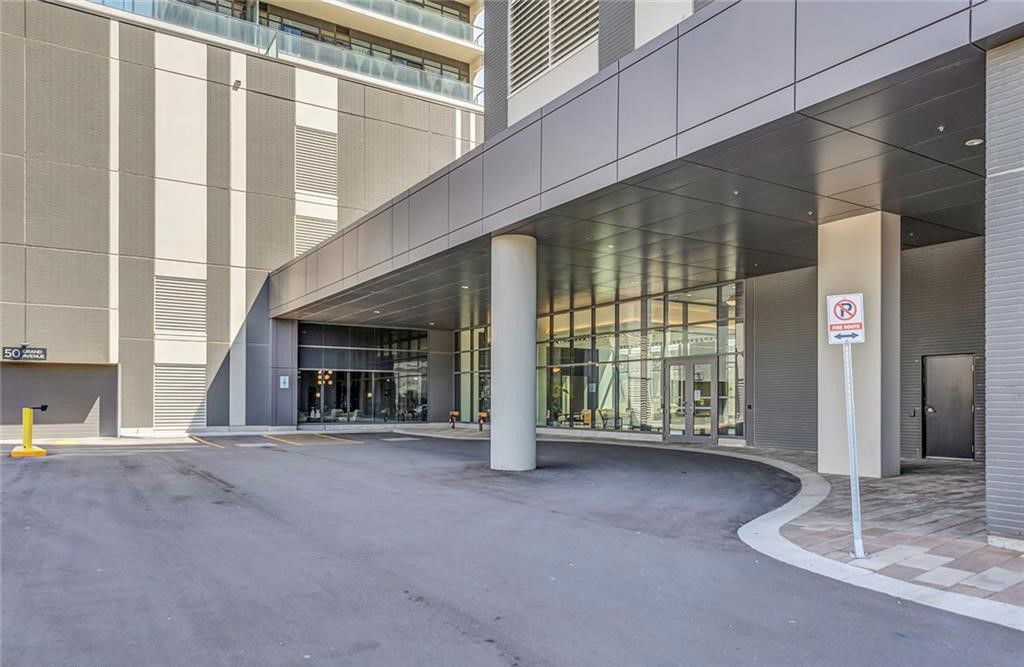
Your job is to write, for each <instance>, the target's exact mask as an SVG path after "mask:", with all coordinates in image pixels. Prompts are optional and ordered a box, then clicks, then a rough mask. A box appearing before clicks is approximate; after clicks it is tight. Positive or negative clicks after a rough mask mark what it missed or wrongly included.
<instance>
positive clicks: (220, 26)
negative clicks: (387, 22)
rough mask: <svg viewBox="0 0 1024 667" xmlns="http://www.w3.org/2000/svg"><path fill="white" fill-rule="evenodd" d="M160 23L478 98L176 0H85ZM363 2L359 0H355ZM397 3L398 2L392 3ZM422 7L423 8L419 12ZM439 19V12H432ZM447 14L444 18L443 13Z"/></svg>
mask: <svg viewBox="0 0 1024 667" xmlns="http://www.w3.org/2000/svg"><path fill="white" fill-rule="evenodd" d="M89 1H90V2H94V3H96V4H98V5H103V6H105V7H112V8H114V9H120V10H122V11H126V12H130V13H132V14H135V15H137V16H142V17H145V18H149V19H154V20H156V21H161V22H164V23H170V24H172V25H176V26H179V27H181V28H188V29H190V30H196V31H198V32H202V33H206V34H208V35H213V36H215V37H220V38H222V39H228V40H231V41H234V42H240V43H242V44H246V45H248V46H251V47H255V48H257V49H259V50H260V52H261V53H263V54H264V55H266V56H270V57H273V58H277V57H279V56H281V55H285V56H290V57H292V58H300V59H302V60H308V61H310V62H314V63H317V64H320V65H326V66H328V67H333V68H336V69H339V70H342V71H345V72H351V73H354V74H360V75H363V76H367V77H371V78H374V79H377V80H379V81H384V82H387V83H393V84H396V85H400V86H406V87H408V88H413V89H416V90H420V91H423V92H426V93H433V94H435V95H441V96H443V97H448V98H451V99H456V100H460V101H463V102H472V103H474V104H478V103H479V102H478V100H479V99H480V97H481V96H482V92H483V91H482V90H480V89H479V88H478V87H477V86H474V85H472V84H470V83H466V82H465V81H460V80H458V79H449V78H447V77H443V76H440V75H438V74H434V73H432V72H426V71H424V70H421V69H417V68H415V67H409V66H408V65H403V64H400V63H396V62H392V61H391V60H386V59H384V58H378V57H375V56H371V55H366V54H362V53H356V52H355V51H352V50H350V49H346V48H342V47H340V46H335V45H334V44H328V43H327V42H319V41H316V40H313V39H309V38H306V37H300V36H298V35H291V34H288V33H286V32H283V31H280V30H274V29H272V28H268V27H266V26H261V25H259V24H257V23H253V22H250V21H244V20H242V19H236V18H234V17H231V16H227V15H226V14H218V13H216V12H211V11H208V10H206V9H200V8H199V7H194V6H192V5H186V4H184V3H181V2H178V1H177V0H89ZM356 1H358V2H363V1H365V0H356ZM395 4H399V3H395ZM423 13H427V12H423ZM437 18H439V19H441V18H442V17H437ZM446 20H450V19H446Z"/></svg>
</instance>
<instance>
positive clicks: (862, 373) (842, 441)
mask: <svg viewBox="0 0 1024 667" xmlns="http://www.w3.org/2000/svg"><path fill="white" fill-rule="evenodd" d="M856 292H860V293H862V294H863V295H864V320H865V342H863V343H860V344H858V345H854V346H853V375H854V396H855V399H856V411H857V451H858V465H859V469H860V474H861V476H862V477H888V476H891V475H898V474H899V473H900V428H899V411H900V219H899V216H895V215H891V214H889V213H868V214H866V215H860V216H856V217H853V218H847V219H846V220H840V221H837V222H831V223H828V224H824V225H821V226H820V227H819V228H818V471H819V472H823V473H833V474H849V462H848V453H847V444H846V412H845V403H844V401H845V399H844V393H843V350H842V346H840V345H829V344H828V341H827V340H826V338H825V331H826V326H827V318H826V314H825V297H826V296H828V295H829V294H842V293H856Z"/></svg>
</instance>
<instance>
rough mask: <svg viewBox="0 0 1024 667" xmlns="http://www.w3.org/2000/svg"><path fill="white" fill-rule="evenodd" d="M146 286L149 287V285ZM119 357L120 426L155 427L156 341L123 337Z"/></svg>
mask: <svg viewBox="0 0 1024 667" xmlns="http://www.w3.org/2000/svg"><path fill="white" fill-rule="evenodd" d="M145 285H146V286H147V287H148V286H149V283H148V282H147V283H145ZM147 291H148V290H147ZM123 321H124V316H123V311H122V322H123ZM122 331H124V329H123V325H122ZM118 356H119V358H120V361H121V425H122V426H124V427H125V428H152V426H153V341H152V340H138V339H135V338H122V339H121V340H120V342H119V346H118Z"/></svg>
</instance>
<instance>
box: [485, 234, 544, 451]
mask: <svg viewBox="0 0 1024 667" xmlns="http://www.w3.org/2000/svg"><path fill="white" fill-rule="evenodd" d="M536 339H537V240H536V239H535V238H533V237H532V236H522V235H516V234H510V235H507V236H496V237H494V238H493V239H492V240H491V469H493V470H533V469H534V468H536V467H537V440H536V426H535V424H534V419H535V417H534V407H535V404H536V393H537V387H536V366H537V340H536Z"/></svg>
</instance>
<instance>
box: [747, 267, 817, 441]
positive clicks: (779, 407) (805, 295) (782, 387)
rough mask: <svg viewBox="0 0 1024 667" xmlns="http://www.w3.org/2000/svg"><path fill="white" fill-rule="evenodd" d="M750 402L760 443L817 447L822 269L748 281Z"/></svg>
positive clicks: (750, 439) (748, 375)
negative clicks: (818, 338)
mask: <svg viewBox="0 0 1024 667" xmlns="http://www.w3.org/2000/svg"><path fill="white" fill-rule="evenodd" d="M745 285H746V289H747V318H746V327H747V332H748V336H747V340H748V350H749V352H750V354H749V357H748V361H747V382H748V393H747V403H748V404H750V405H752V406H753V415H752V417H753V434H752V435H753V438H748V444H750V445H753V446H756V447H785V448H790V449H805V450H808V451H816V450H817V448H818V347H817V335H818V319H817V313H816V311H815V307H814V306H815V303H816V302H817V299H818V272H817V269H815V268H808V269H798V270H796V271H786V272H784V273H776V274H772V275H768V276H761V277H758V278H754V279H751V280H747V281H746V283H745Z"/></svg>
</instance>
